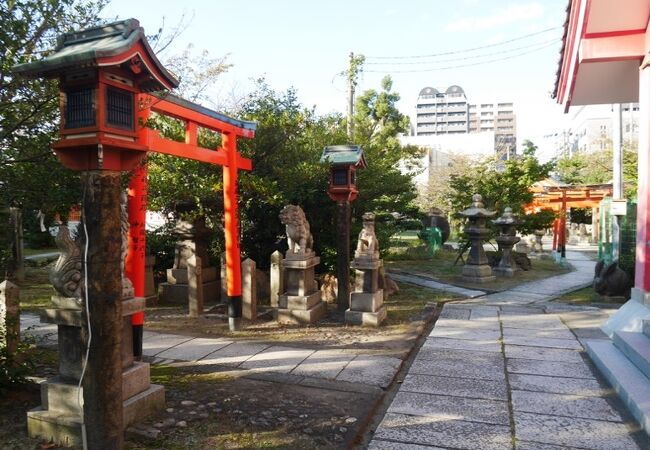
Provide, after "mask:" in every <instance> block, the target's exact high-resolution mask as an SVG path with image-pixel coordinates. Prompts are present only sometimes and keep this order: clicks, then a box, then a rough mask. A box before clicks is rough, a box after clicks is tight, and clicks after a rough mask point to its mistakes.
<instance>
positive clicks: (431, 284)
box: [390, 272, 485, 298]
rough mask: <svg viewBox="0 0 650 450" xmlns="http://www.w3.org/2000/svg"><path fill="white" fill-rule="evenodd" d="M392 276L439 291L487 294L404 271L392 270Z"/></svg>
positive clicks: (465, 295)
mask: <svg viewBox="0 0 650 450" xmlns="http://www.w3.org/2000/svg"><path fill="white" fill-rule="evenodd" d="M390 277H391V278H392V279H393V280H395V281H402V282H404V283H409V284H415V285H417V286H424V287H427V288H430V289H435V290H437V291H444V292H451V293H452V294H457V295H459V296H461V297H466V298H474V297H481V296H483V295H485V292H483V291H478V290H474V289H465V288H461V287H458V286H452V285H450V284H445V283H439V282H437V281H434V280H431V279H429V278H424V277H418V276H414V275H407V274H403V273H395V272H390Z"/></svg>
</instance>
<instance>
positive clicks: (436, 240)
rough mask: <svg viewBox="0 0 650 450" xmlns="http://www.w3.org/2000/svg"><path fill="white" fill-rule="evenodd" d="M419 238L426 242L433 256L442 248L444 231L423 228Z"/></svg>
mask: <svg viewBox="0 0 650 450" xmlns="http://www.w3.org/2000/svg"><path fill="white" fill-rule="evenodd" d="M418 237H419V238H420V239H422V240H423V241H424V242H426V244H427V248H428V249H429V253H431V255H432V256H433V255H435V254H436V252H438V251H439V250H440V249H441V248H442V231H440V228H438V227H427V228H423V229H422V231H420V233H418Z"/></svg>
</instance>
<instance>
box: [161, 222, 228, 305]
mask: <svg viewBox="0 0 650 450" xmlns="http://www.w3.org/2000/svg"><path fill="white" fill-rule="evenodd" d="M174 234H175V235H176V236H177V237H178V242H177V243H176V248H175V249H174V267H172V268H171V269H167V282H166V283H161V284H160V286H159V288H158V290H159V294H160V301H162V302H167V303H178V304H185V303H186V302H187V301H188V293H189V285H188V263H187V262H188V260H189V258H190V257H192V256H197V257H198V258H200V260H201V265H202V266H201V269H202V270H201V275H202V278H203V297H204V300H205V302H206V303H210V302H214V303H216V302H217V301H218V299H219V280H218V279H217V268H216V267H211V266H209V265H208V264H209V258H208V237H209V236H210V235H211V234H212V230H210V229H209V228H207V227H206V226H205V217H197V218H195V219H194V220H193V221H192V222H188V221H185V220H179V221H178V224H177V225H176V228H175V229H174Z"/></svg>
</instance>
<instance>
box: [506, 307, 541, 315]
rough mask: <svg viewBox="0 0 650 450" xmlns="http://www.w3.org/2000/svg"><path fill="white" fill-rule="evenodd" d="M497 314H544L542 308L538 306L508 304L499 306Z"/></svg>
mask: <svg viewBox="0 0 650 450" xmlns="http://www.w3.org/2000/svg"><path fill="white" fill-rule="evenodd" d="M499 310H500V311H499V314H500V315H501V316H502V317H503V316H513V315H514V316H518V315H524V314H544V309H543V308H540V307H538V306H510V305H503V306H501V307H499Z"/></svg>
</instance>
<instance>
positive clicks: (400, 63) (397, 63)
mask: <svg viewBox="0 0 650 450" xmlns="http://www.w3.org/2000/svg"><path fill="white" fill-rule="evenodd" d="M559 41H560V38H553V39H549V40H547V41H542V42H535V43H534V44H527V45H522V46H519V47H513V48H508V49H504V50H499V51H496V52H490V53H481V54H479V55H469V56H459V57H456V58H446V59H436V60H431V61H387V62H368V63H366V65H369V66H406V65H422V64H437V63H443V62H453V61H466V60H468V59H476V58H484V57H486V56H495V55H503V54H505V53H512V52H516V51H518V50H526V49H530V48H536V47H538V46H540V45H545V44H551V43H553V42H559Z"/></svg>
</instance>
